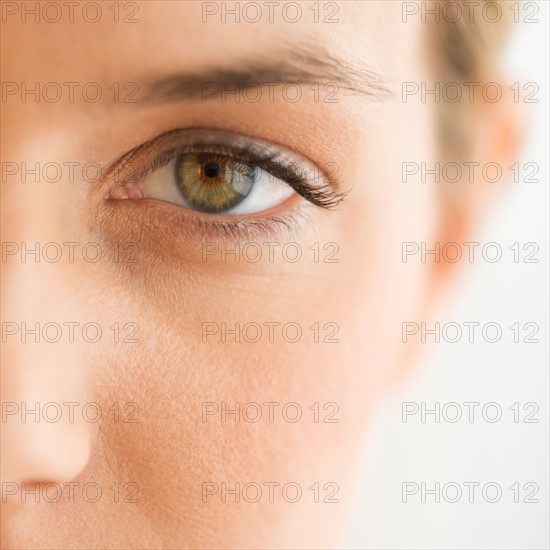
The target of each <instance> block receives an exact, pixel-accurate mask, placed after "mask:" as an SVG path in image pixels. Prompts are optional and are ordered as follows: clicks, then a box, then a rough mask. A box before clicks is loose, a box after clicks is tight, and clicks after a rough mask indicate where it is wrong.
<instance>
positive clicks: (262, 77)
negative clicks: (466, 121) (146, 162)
mask: <svg viewBox="0 0 550 550" xmlns="http://www.w3.org/2000/svg"><path fill="white" fill-rule="evenodd" d="M277 57H278V59H272V58H267V57H263V58H255V59H249V60H243V61H240V62H239V63H238V66H239V68H226V67H218V68H213V69H209V70H202V71H199V72H191V73H175V74H171V75H168V76H165V77H161V78H158V79H155V80H148V81H146V83H145V86H144V87H143V95H142V97H141V99H140V101H139V103H144V104H150V103H165V102H173V101H194V100H201V101H203V102H205V97H208V98H215V97H219V96H220V95H221V94H222V93H223V92H224V91H225V93H226V94H227V95H230V94H231V93H232V91H233V94H234V93H235V90H236V91H237V92H239V91H242V90H245V89H246V88H248V87H252V86H260V87H263V86H269V85H281V84H283V85H284V84H298V85H307V84H309V85H310V86H314V85H318V86H319V87H320V88H321V93H323V91H322V87H323V86H324V87H325V88H324V90H325V91H324V94H325V95H326V94H327V91H326V90H327V86H328V87H329V86H331V85H332V88H331V90H330V91H332V92H337V91H339V90H344V91H346V92H348V93H349V94H350V95H361V96H366V97H368V98H371V99H373V100H379V101H382V100H383V99H384V98H385V97H387V96H388V95H390V91H389V89H388V88H387V87H386V84H385V83H384V81H383V79H382V78H381V76H380V75H378V74H377V73H376V72H375V71H374V70H373V69H372V68H371V67H370V66H369V65H367V64H366V63H365V62H364V61H362V60H360V59H344V58H337V57H335V56H333V55H331V54H330V53H329V52H326V51H323V50H322V49H321V48H318V47H316V48H315V50H314V51H313V50H310V49H306V48H303V47H302V48H297V49H293V50H292V51H289V52H278V55H277Z"/></svg>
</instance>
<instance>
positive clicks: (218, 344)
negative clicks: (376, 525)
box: [1, 1, 442, 548]
mask: <svg viewBox="0 0 550 550" xmlns="http://www.w3.org/2000/svg"><path fill="white" fill-rule="evenodd" d="M7 4H14V5H17V6H18V10H19V11H18V12H17V13H15V14H12V13H11V12H10V11H8V12H7V13H6V14H4V17H5V18H6V22H5V23H4V22H3V24H2V60H1V61H2V74H3V82H4V84H3V90H2V91H3V98H2V103H3V104H2V128H1V130H2V135H1V137H2V161H3V166H2V202H1V204H2V244H3V251H2V253H3V258H2V265H1V267H2V400H3V402H4V405H3V410H2V413H3V418H2V426H1V428H2V436H3V441H2V443H3V445H2V453H3V454H2V482H3V485H2V488H3V497H2V520H3V521H2V545H3V547H5V548H76V547H79V548H84V547H97V548H99V547H101V548H105V547H107V546H108V547H110V548H130V547H132V548H137V547H139V548H161V547H162V548H221V547H223V548H226V547H234V548H245V547H254V548H260V547H271V548H273V547H286V546H292V547H294V548H296V547H300V546H304V547H314V546H316V545H321V546H322V545H327V544H329V541H331V540H332V536H333V533H332V531H333V529H334V527H335V526H336V525H337V521H336V520H337V517H339V516H341V515H342V513H344V512H345V511H346V509H347V505H348V504H350V501H351V497H352V495H353V490H354V487H353V484H352V481H353V476H352V475H351V473H352V469H353V463H354V458H353V457H354V456H355V453H356V449H357V447H358V446H359V443H360V441H361V434H362V431H363V428H364V425H365V420H366V418H367V417H368V411H369V408H370V405H371V403H372V402H373V400H374V399H375V398H376V397H377V395H378V394H379V393H380V391H381V389H382V387H383V386H384V385H385V384H386V383H387V382H388V381H389V380H390V379H391V377H393V376H394V375H395V373H396V372H397V371H398V370H399V369H400V368H401V366H402V364H403V362H404V358H405V357H406V355H407V353H405V349H406V346H405V344H403V343H402V337H401V327H402V323H403V322H406V321H416V320H418V319H419V318H420V317H421V316H422V314H423V312H424V311H425V309H426V301H427V291H426V288H428V287H429V286H430V285H432V282H433V281H432V279H433V277H434V268H433V264H429V263H422V262H421V261H417V262H412V261H409V262H407V263H404V262H403V261H402V243H403V242H417V243H420V242H427V243H430V242H432V243H433V242H435V241H437V240H438V239H439V232H440V230H441V227H440V226H441V222H440V219H441V217H442V216H441V208H442V207H441V204H440V202H441V197H440V195H439V194H438V193H437V192H436V189H435V187H436V183H435V181H434V180H433V179H429V178H428V180H427V182H426V183H421V182H419V181H416V180H415V182H412V180H409V183H408V184H407V183H404V182H403V178H402V166H403V163H404V162H418V163H421V162H425V163H426V166H428V167H429V166H433V164H434V163H435V162H436V160H437V158H436V157H437V139H436V130H435V129H436V127H437V124H436V122H437V121H436V109H435V108H434V103H433V102H430V101H427V102H421V101H420V99H419V98H418V97H417V98H416V100H414V101H413V100H409V101H404V100H403V99H402V97H401V86H402V83H403V82H416V83H421V82H428V81H429V80H430V76H429V75H430V72H429V69H430V67H429V63H428V61H427V55H425V53H424V52H425V49H424V48H425V41H426V39H427V31H428V29H427V26H426V25H425V24H423V23H422V22H421V20H420V18H409V19H408V20H407V22H406V23H403V22H402V5H401V3H398V2H388V3H378V2H331V3H328V4H326V5H324V4H322V3H321V4H320V5H318V4H317V3H315V2H300V3H299V7H300V10H301V15H299V17H298V20H297V22H295V23H291V22H288V21H286V20H285V17H286V19H288V20H296V17H297V12H296V10H295V9H294V8H292V7H286V3H285V2H281V3H278V4H277V5H274V3H271V4H272V5H271V8H270V7H269V5H268V4H269V3H262V2H259V3H256V4H257V5H258V6H260V7H261V9H262V10H263V12H262V13H261V19H260V20H259V21H258V22H257V23H252V22H248V21H253V20H254V19H255V18H256V12H255V9H254V8H253V7H250V8H248V9H249V10H250V11H249V12H248V13H246V14H244V16H243V14H242V13H241V14H240V21H239V22H238V23H236V22H235V15H232V14H231V13H223V11H224V10H226V9H227V10H231V9H232V8H233V7H234V5H233V4H234V3H233V2H230V3H225V5H224V3H212V2H194V1H186V2H139V3H135V2H129V3H126V4H124V3H120V4H118V7H115V8H113V6H111V5H110V4H111V3H101V6H100V7H101V10H102V14H101V17H100V19H99V20H98V21H97V22H95V23H94V22H88V21H86V20H85V18H84V17H83V14H82V10H81V9H80V7H78V6H76V7H74V10H75V11H74V13H73V17H72V19H73V22H71V21H70V20H69V7H67V6H65V7H64V8H63V9H64V11H63V15H62V18H61V19H60V20H59V21H58V22H55V23H50V22H48V21H47V20H45V19H47V18H50V19H52V18H54V17H55V15H56V14H55V13H54V8H51V10H52V11H51V12H50V13H49V14H46V15H45V16H44V14H41V13H39V15H38V17H39V18H40V17H42V20H41V22H40V23H36V22H35V19H36V16H35V15H32V14H30V15H29V14H27V16H26V21H23V17H22V14H21V11H20V10H22V9H23V7H22V6H21V5H20V3H7ZM34 4H35V3H33V2H31V3H30V5H29V7H28V8H27V9H29V10H30V9H34ZM54 4H56V5H58V6H63V4H62V3H54ZM65 4H70V3H65ZM244 5H245V4H244V3H242V2H241V3H240V8H241V9H242V8H243V6H244ZM115 6H116V4H115ZM283 6H284V7H285V9H288V11H286V12H285V17H283V9H282V8H283ZM3 9H4V6H3ZM269 9H272V10H273V12H272V14H271V16H270V12H269ZM89 10H90V11H89V13H87V14H86V17H87V19H89V20H94V19H96V18H97V15H96V11H94V10H95V8H93V7H92V8H89ZM116 10H119V12H117V11H116ZM134 12H135V13H134ZM115 17H118V20H119V22H118V23H115V22H114V19H115ZM270 17H271V19H272V21H273V22H270ZM125 19H127V21H126V22H124V21H125ZM316 20H318V21H319V22H316ZM324 20H326V21H327V22H324ZM131 21H137V22H131ZM289 82H290V83H292V82H294V83H297V85H296V84H294V85H291V86H289V85H288V84H289ZM6 83H7V84H6ZM51 83H54V84H51ZM56 84H57V86H56ZM265 84H269V85H265ZM32 90H36V93H35V92H33V91H32ZM98 90H99V91H100V92H101V94H102V95H101V98H100V99H99V100H98V101H94V100H95V98H96V96H97V94H98V93H99V92H98ZM231 90H233V92H231ZM224 92H226V93H225V95H224ZM59 94H61V96H59ZM298 94H301V97H300V98H299V99H295V98H297V97H298ZM190 129H191V130H190ZM168 132H171V133H169V134H167V133H168ZM163 134H167V135H165V136H163ZM159 136H163V137H160V138H159ZM145 143H149V144H148V145H147V146H146V147H143V148H141V149H140V150H136V149H137V148H138V147H139V146H140V145H142V144H145ZM129 152H133V153H132V156H131V158H127V159H126V160H125V161H124V162H123V161H117V159H120V157H121V156H122V155H124V154H126V153H129ZM228 157H229V160H228ZM234 158H236V159H237V161H235V160H234ZM90 163H91V164H90ZM94 163H97V164H94ZM98 165H99V166H100V167H101V168H102V170H101V173H100V174H98V172H99V170H98V169H97V168H98ZM254 166H256V169H254V168H253V167H254ZM107 167H110V169H109V170H107ZM292 170H293V171H294V172H296V171H298V172H299V174H298V175H297V176H296V175H293V176H292V177H290V176H289V173H290V172H289V171H292ZM294 172H292V174H294ZM270 173H271V174H272V175H271V176H270V175H269V174H270ZM220 178H221V179H220ZM222 180H223V181H222ZM220 181H222V183H220ZM285 181H286V182H287V183H285ZM251 182H252V183H251ZM289 182H290V183H291V184H292V185H293V186H294V188H295V190H293V189H292V187H291V186H290V183H289ZM252 189H253V190H252ZM247 193H248V195H247ZM339 193H346V196H345V198H344V199H343V201H342V202H341V203H340V204H337V203H339V202H340V199H341V195H339ZM315 202H316V203H317V204H314V203H315ZM52 243H53V244H52ZM32 250H36V253H33V252H32ZM98 253H99V254H101V256H100V257H99V258H97V257H96V256H97V254H98ZM298 254H301V257H300V258H299V259H297V260H296V258H297V255H298ZM48 323H49V325H48ZM98 327H99V329H98ZM35 329H37V332H32V331H34V330H35ZM98 330H101V333H100V334H99V333H98ZM235 330H237V332H236V333H235V332H232V331H235ZM73 331H74V332H73ZM300 331H301V335H300ZM58 336H59V338H58ZM237 340H238V341H237ZM36 403H38V409H37V408H36V407H37V405H36ZM90 403H92V405H89V404H90ZM31 409H36V410H37V412H36V414H35V413H33V412H32V411H31ZM29 411H30V412H29ZM71 411H72V414H71ZM98 411H101V413H102V417H101V419H100V420H97V421H96V420H95V419H96V416H97V414H98ZM231 411H233V412H231ZM300 412H301V417H299V418H297V415H299V413H300ZM260 415H261V416H260ZM289 483H290V485H287V484H289ZM89 484H91V485H89ZM247 484H248V485H247ZM98 487H99V489H98ZM298 487H299V488H300V489H301V492H302V493H301V496H300V494H299V492H297V490H298ZM71 488H72V489H71ZM61 489H62V490H63V491H62V494H61V496H60V497H59V498H57V496H58V494H57V491H58V490H61ZM73 489H74V490H73ZM235 489H237V494H235V492H234V490H235ZM98 490H100V491H101V496H100V498H99V499H98V500H97V502H95V503H94V502H92V501H94V500H95V499H96V498H97V497H96V495H97V494H98ZM258 490H260V491H261V493H259V492H258ZM33 491H34V492H33ZM22 501H25V502H24V504H22ZM37 501H38V502H37ZM237 501H238V502H237ZM316 501H318V502H316ZM335 501H336V502H335Z"/></svg>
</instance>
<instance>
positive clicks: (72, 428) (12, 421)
mask: <svg viewBox="0 0 550 550" xmlns="http://www.w3.org/2000/svg"><path fill="white" fill-rule="evenodd" d="M29 194H32V189H29V188H28V187H27V188H24V187H20V188H17V189H16V188H14V187H12V188H10V189H5V188H4V185H3V189H2V224H1V225H2V227H1V229H2V233H1V234H2V258H1V263H0V269H1V289H0V321H1V351H0V365H1V369H0V370H1V398H2V410H1V412H2V418H1V426H0V427H1V430H0V432H1V439H2V441H1V443H2V445H1V475H2V482H11V483H14V482H15V483H21V482H25V481H56V482H58V481H64V480H69V479H71V478H73V477H74V476H76V475H78V473H79V472H80V471H81V470H82V469H83V468H84V467H85V465H86V463H87V460H88V455H89V444H90V441H89V440H90V423H88V422H86V420H85V418H84V417H83V416H82V413H81V411H82V407H83V406H84V405H85V403H86V391H85V385H84V376H85V370H84V364H83V359H85V354H83V353H82V351H83V350H82V338H79V335H80V336H81V333H79V332H78V331H79V328H80V327H81V326H82V322H81V320H80V319H79V316H78V314H79V305H78V301H77V300H76V298H75V288H76V285H75V284H74V281H73V282H71V277H74V272H73V271H71V270H70V266H69V265H68V264H67V258H66V257H63V256H61V257H59V256H58V255H54V254H53V253H52V252H51V251H52V250H54V252H55V250H57V247H58V246H59V245H60V243H62V242H63V241H64V240H66V239H63V237H60V235H59V228H58V227H57V224H56V223H55V220H52V217H51V215H50V214H49V212H48V211H49V208H50V207H51V202H50V200H49V199H48V196H47V191H44V190H38V191H37V194H36V195H34V196H33V197H30V198H29V197H28V195H29ZM40 197H41V198H42V199H43V200H40ZM46 243H50V251H49V252H47V253H46V252H45V251H44V245H45V244H46ZM52 259H53V261H52Z"/></svg>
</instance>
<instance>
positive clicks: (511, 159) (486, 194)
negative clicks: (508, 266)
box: [432, 80, 527, 294]
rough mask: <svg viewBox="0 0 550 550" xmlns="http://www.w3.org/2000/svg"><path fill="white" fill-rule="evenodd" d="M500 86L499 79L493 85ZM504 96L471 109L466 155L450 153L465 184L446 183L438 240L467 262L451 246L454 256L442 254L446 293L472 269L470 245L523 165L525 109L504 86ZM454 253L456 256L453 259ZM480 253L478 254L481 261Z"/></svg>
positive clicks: (439, 275) (437, 272)
mask: <svg viewBox="0 0 550 550" xmlns="http://www.w3.org/2000/svg"><path fill="white" fill-rule="evenodd" d="M493 81H494V80H493ZM500 89H501V91H502V96H501V97H500V99H499V100H498V101H494V102H490V101H488V100H487V99H486V98H484V97H483V95H482V94H481V93H479V94H478V96H476V97H475V98H474V101H473V103H471V104H470V105H465V106H462V107H461V108H462V109H471V112H470V113H469V117H468V119H467V120H468V127H467V129H466V132H465V134H466V135H465V137H466V139H468V143H466V144H465V145H466V147H464V149H463V151H464V152H460V154H455V158H453V151H450V152H448V153H446V155H444V156H445V158H446V159H447V160H446V161H445V162H455V163H458V164H459V166H460V167H461V169H462V178H461V180H460V181H459V182H456V183H449V182H445V181H444V180H443V179H442V180H441V185H442V187H443V189H442V193H441V209H440V212H441V221H440V233H439V237H438V241H439V243H440V248H441V249H443V247H444V246H445V245H446V244H447V243H457V244H458V245H459V246H460V248H461V252H462V257H461V259H460V260H459V261H457V262H455V261H454V258H455V255H456V249H457V247H454V246H452V247H451V246H449V247H448V250H449V254H448V256H447V258H446V255H445V254H441V255H440V261H439V262H434V264H433V265H434V270H433V278H434V280H433V281H432V283H433V285H434V286H433V287H432V288H434V290H436V293H437V294H440V293H441V291H442V290H443V289H445V288H446V287H447V286H448V284H449V283H450V281H449V279H452V278H454V275H455V274H456V273H457V271H458V270H457V267H459V266H464V265H466V264H468V254H469V248H468V246H464V243H467V242H472V241H475V240H476V239H475V233H476V229H477V228H478V226H479V225H480V223H481V222H482V220H483V219H484V217H485V216H486V214H487V212H488V211H490V206H491V204H492V203H494V202H495V200H496V199H497V198H498V197H499V195H501V194H502V193H503V191H504V190H505V189H507V187H508V185H509V184H510V182H512V181H513V164H514V163H515V162H517V161H518V153H519V149H520V145H521V143H522V141H523V137H524V135H525V129H526V126H527V125H526V121H525V118H526V117H525V116H524V115H525V109H524V108H523V107H524V105H523V104H522V103H519V102H517V101H516V99H517V97H515V94H514V92H513V90H512V89H510V87H509V86H508V85H507V84H500ZM451 254H452V255H451ZM479 254H480V251H479V249H477V250H476V251H475V257H478V256H479Z"/></svg>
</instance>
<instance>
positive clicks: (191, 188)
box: [140, 153, 295, 215]
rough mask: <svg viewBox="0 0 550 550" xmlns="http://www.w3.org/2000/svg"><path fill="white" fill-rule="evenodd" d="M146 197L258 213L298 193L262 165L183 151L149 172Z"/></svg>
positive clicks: (217, 211)
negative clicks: (260, 166) (261, 166)
mask: <svg viewBox="0 0 550 550" xmlns="http://www.w3.org/2000/svg"><path fill="white" fill-rule="evenodd" d="M140 189H141V192H142V194H143V197H144V198H152V199H158V200H162V201H166V202H171V203H173V204H176V205H179V206H183V207H185V208H189V209H191V210H197V211H200V212H205V213H210V214H225V215H244V214H256V213H259V212H263V211H264V210H269V209H271V208H274V207H276V206H278V205H280V204H282V203H283V202H285V201H286V200H287V199H289V198H290V197H291V196H292V195H294V194H295V192H294V190H293V189H292V187H290V186H289V185H288V184H286V183H285V182H284V181H282V180H281V179H278V178H276V177H274V176H273V175H272V174H270V173H269V172H267V171H266V170H263V169H262V168H259V167H258V166H256V165H254V164H252V163H249V162H245V161H244V160H240V159H237V158H234V157H230V156H227V155H220V154H216V153H183V154H181V155H178V156H177V157H175V158H174V159H173V160H171V161H170V162H169V163H168V164H166V165H165V166H163V167H161V168H160V169H158V170H156V171H154V172H151V173H149V174H148V175H147V176H146V177H145V178H144V179H143V181H142V183H141V184H140Z"/></svg>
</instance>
